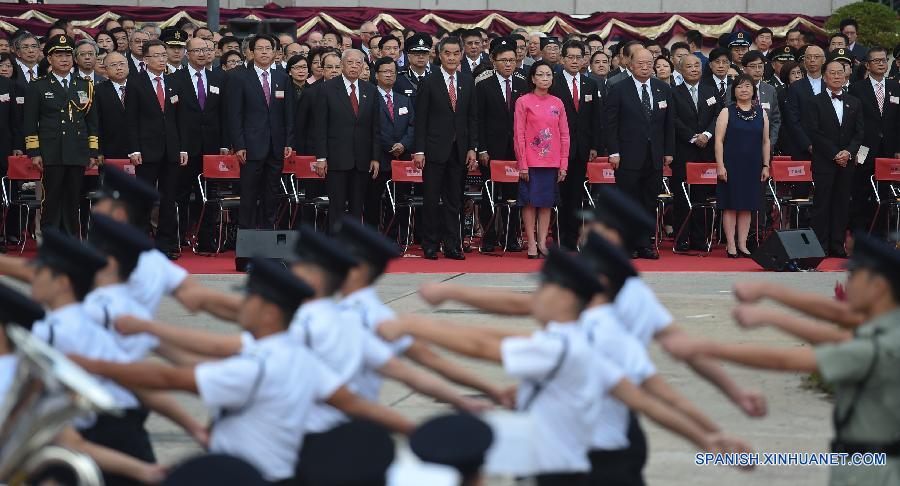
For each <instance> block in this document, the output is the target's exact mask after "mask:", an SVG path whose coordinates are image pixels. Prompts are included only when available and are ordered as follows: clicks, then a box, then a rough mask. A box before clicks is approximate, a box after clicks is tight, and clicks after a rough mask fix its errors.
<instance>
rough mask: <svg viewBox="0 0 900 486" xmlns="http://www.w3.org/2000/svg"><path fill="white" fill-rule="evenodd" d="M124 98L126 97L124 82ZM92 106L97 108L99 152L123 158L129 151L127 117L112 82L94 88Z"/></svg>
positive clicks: (105, 155)
mask: <svg viewBox="0 0 900 486" xmlns="http://www.w3.org/2000/svg"><path fill="white" fill-rule="evenodd" d="M125 98H128V83H127V82H126V88H125ZM94 106H96V108H97V115H98V118H99V127H100V128H99V132H100V154H101V155H103V157H105V158H107V159H124V158H127V157H128V154H129V153H131V148H130V143H129V141H130V137H131V133H130V132H129V131H128V119H127V118H126V117H125V105H124V103H123V102H122V100H121V98H119V93H117V92H116V87H115V85H113V83H101V84H98V85H97V86H96V87H95V88H94Z"/></svg>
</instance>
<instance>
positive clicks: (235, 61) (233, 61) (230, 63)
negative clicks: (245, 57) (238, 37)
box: [225, 59, 241, 66]
mask: <svg viewBox="0 0 900 486" xmlns="http://www.w3.org/2000/svg"><path fill="white" fill-rule="evenodd" d="M240 63H241V60H240V59H230V60H229V61H228V62H226V63H225V65H226V66H237V65H238V64H240Z"/></svg>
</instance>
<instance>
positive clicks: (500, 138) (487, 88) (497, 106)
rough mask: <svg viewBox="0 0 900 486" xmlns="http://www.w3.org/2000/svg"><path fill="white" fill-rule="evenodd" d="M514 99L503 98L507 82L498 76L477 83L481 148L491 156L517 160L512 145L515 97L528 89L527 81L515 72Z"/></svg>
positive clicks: (512, 83)
mask: <svg viewBox="0 0 900 486" xmlns="http://www.w3.org/2000/svg"><path fill="white" fill-rule="evenodd" d="M510 78H511V83H510V84H511V86H510V95H511V96H510V97H511V98H512V100H511V102H510V103H509V104H507V102H506V99H505V98H504V95H503V93H504V91H505V90H506V85H505V83H504V84H501V83H500V80H499V79H497V76H496V75H492V76H490V77H488V78H485V79H483V80H481V81H479V82H478V83H476V84H475V93H476V94H477V100H478V140H481V141H482V142H481V146H480V147H478V149H479V150H480V151H482V152H485V151H486V152H487V153H488V154H489V155H490V157H491V158H492V159H497V160H515V158H516V153H515V149H514V148H513V128H514V127H515V125H514V124H513V114H514V113H515V111H516V100H517V99H519V96H522V95H524V94H526V93H527V92H528V84H527V83H526V82H525V80H524V79H521V78H519V77H517V76H516V75H515V74H514V75H512V76H510Z"/></svg>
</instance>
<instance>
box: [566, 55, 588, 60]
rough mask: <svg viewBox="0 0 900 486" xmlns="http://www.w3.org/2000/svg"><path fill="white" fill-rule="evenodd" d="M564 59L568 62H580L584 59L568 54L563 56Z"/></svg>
mask: <svg viewBox="0 0 900 486" xmlns="http://www.w3.org/2000/svg"><path fill="white" fill-rule="evenodd" d="M565 57H566V59H568V60H569V61H580V60H582V59H584V56H579V55H577V54H569V55H568V56H565Z"/></svg>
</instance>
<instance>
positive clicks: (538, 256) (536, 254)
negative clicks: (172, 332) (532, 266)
mask: <svg viewBox="0 0 900 486" xmlns="http://www.w3.org/2000/svg"><path fill="white" fill-rule="evenodd" d="M540 257H541V254H540V253H535V254H534V255H532V254H531V253H528V259H529V260H537V259H538V258H540Z"/></svg>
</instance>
